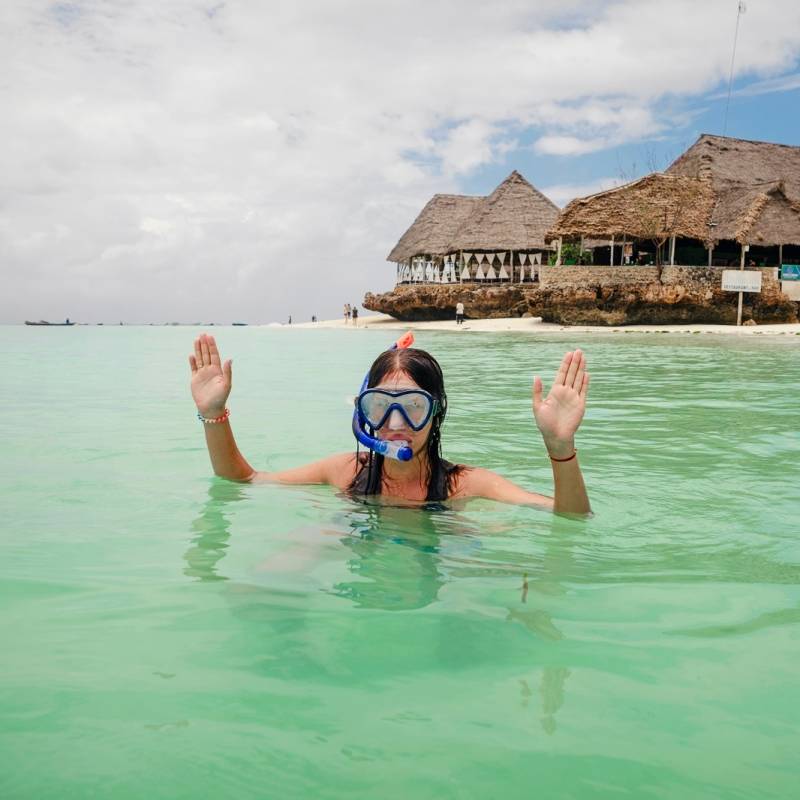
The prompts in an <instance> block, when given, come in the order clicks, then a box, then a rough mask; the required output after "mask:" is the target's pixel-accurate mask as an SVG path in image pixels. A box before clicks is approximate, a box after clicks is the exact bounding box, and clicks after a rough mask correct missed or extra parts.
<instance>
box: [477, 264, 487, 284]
mask: <svg viewBox="0 0 800 800" xmlns="http://www.w3.org/2000/svg"><path fill="white" fill-rule="evenodd" d="M484 277H485V275H484V274H483V264H478V270H477V272H476V273H475V280H476V281H482V280H483V279H484Z"/></svg>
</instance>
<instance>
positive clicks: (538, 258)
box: [531, 253, 542, 264]
mask: <svg viewBox="0 0 800 800" xmlns="http://www.w3.org/2000/svg"><path fill="white" fill-rule="evenodd" d="M531 258H532V259H533V261H532V263H533V264H541V263H542V254H541V253H534V254H533V255H532V256H531Z"/></svg>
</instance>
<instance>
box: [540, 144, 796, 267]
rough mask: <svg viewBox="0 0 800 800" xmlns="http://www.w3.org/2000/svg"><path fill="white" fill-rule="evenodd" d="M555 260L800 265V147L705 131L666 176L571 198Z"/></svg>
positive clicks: (552, 237) (552, 234) (553, 235)
mask: <svg viewBox="0 0 800 800" xmlns="http://www.w3.org/2000/svg"><path fill="white" fill-rule="evenodd" d="M548 241H554V242H555V243H556V249H557V253H558V256H557V259H556V263H557V264H566V263H594V264H601V265H610V266H615V265H628V264H655V265H656V266H659V265H664V264H669V265H673V264H677V265H688V266H708V267H740V266H751V267H778V266H780V265H782V264H800V147H791V146H788V145H782V144H772V143H769V142H752V141H747V140H744V139H734V138H730V137H724V136H712V135H709V134H703V135H701V136H700V138H699V139H698V140H697V141H696V142H695V143H694V144H693V145H692V146H691V147H690V148H689V149H688V150H687V151H686V152H685V153H684V154H683V155H682V156H680V157H679V158H678V159H677V160H676V161H675V162H674V163H673V164H671V165H670V166H669V167H668V168H667V170H666V171H665V172H663V173H653V174H651V175H647V176H645V177H644V178H640V179H639V180H636V181H633V182H632V183H628V184H626V185H624V186H620V187H617V188H615V189H610V190H607V191H604V192H599V193H597V194H593V195H590V196H588V197H583V198H579V199H577V200H573V201H572V202H571V203H569V205H567V206H566V208H565V209H564V210H563V211H562V212H561V214H560V215H559V217H558V219H557V221H556V223H555V224H554V225H553V228H552V229H551V230H550V231H549V232H548Z"/></svg>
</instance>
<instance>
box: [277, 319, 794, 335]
mask: <svg viewBox="0 0 800 800" xmlns="http://www.w3.org/2000/svg"><path fill="white" fill-rule="evenodd" d="M283 327H289V326H283ZM291 327H292V328H302V329H307V328H326V329H327V328H341V329H344V330H352V331H357V330H366V329H372V328H378V329H383V330H427V331H461V332H480V333H531V334H537V335H538V334H551V333H564V332H568V333H681V334H685V333H711V334H719V335H722V336H762V335H765V336H781V335H791V336H794V335H798V336H800V323H784V324H778V325H742V326H741V327H736V326H735V325H624V326H618V327H614V328H612V327H605V326H599V325H557V324H554V323H551V322H542V321H541V319H540V318H539V317H528V318H524V317H503V318H499V319H472V320H465V321H464V324H463V325H456V322H455V320H436V321H432V322H401V321H400V320H397V319H395V318H394V317H390V316H389V315H388V314H370V315H369V316H363V317H362V316H360V317H359V318H358V327H355V326H354V325H353V323H352V322H349V323H347V324H345V322H344V320H343V319H331V320H320V321H318V322H303V323H300V324H296V325H292V326H291Z"/></svg>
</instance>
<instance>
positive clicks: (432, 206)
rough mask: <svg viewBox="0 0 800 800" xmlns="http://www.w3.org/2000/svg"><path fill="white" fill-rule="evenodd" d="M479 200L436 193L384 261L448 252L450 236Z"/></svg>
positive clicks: (451, 236) (481, 199)
mask: <svg viewBox="0 0 800 800" xmlns="http://www.w3.org/2000/svg"><path fill="white" fill-rule="evenodd" d="M482 202H483V198H482V197H468V196H466V195H459V194H435V195H434V196H433V197H432V198H431V199H430V200H429V201H428V202H427V204H426V205H425V208H423V209H422V211H420V213H419V216H418V217H417V218H416V219H415V220H414V222H413V224H412V225H411V227H410V228H409V229H408V230H407V231H406V232H405V233H404V234H403V235H402V236H401V237H400V241H399V242H398V243H397V244H396V245H395V246H394V248H393V249H392V252H391V253H389V256H388V257H387V259H386V260H387V261H395V262H401V261H408V260H409V259H411V258H413V257H414V256H416V255H421V254H423V253H427V254H431V255H441V254H443V253H448V252H450V250H449V249H448V248H449V244H450V241H451V239H452V238H453V236H454V235H455V234H456V232H457V231H458V229H459V228H460V227H461V226H462V225H463V224H464V222H466V220H467V218H468V217H469V216H470V215H471V214H472V212H473V211H474V210H475V208H476V206H479V205H480V204H481V203H482Z"/></svg>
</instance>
